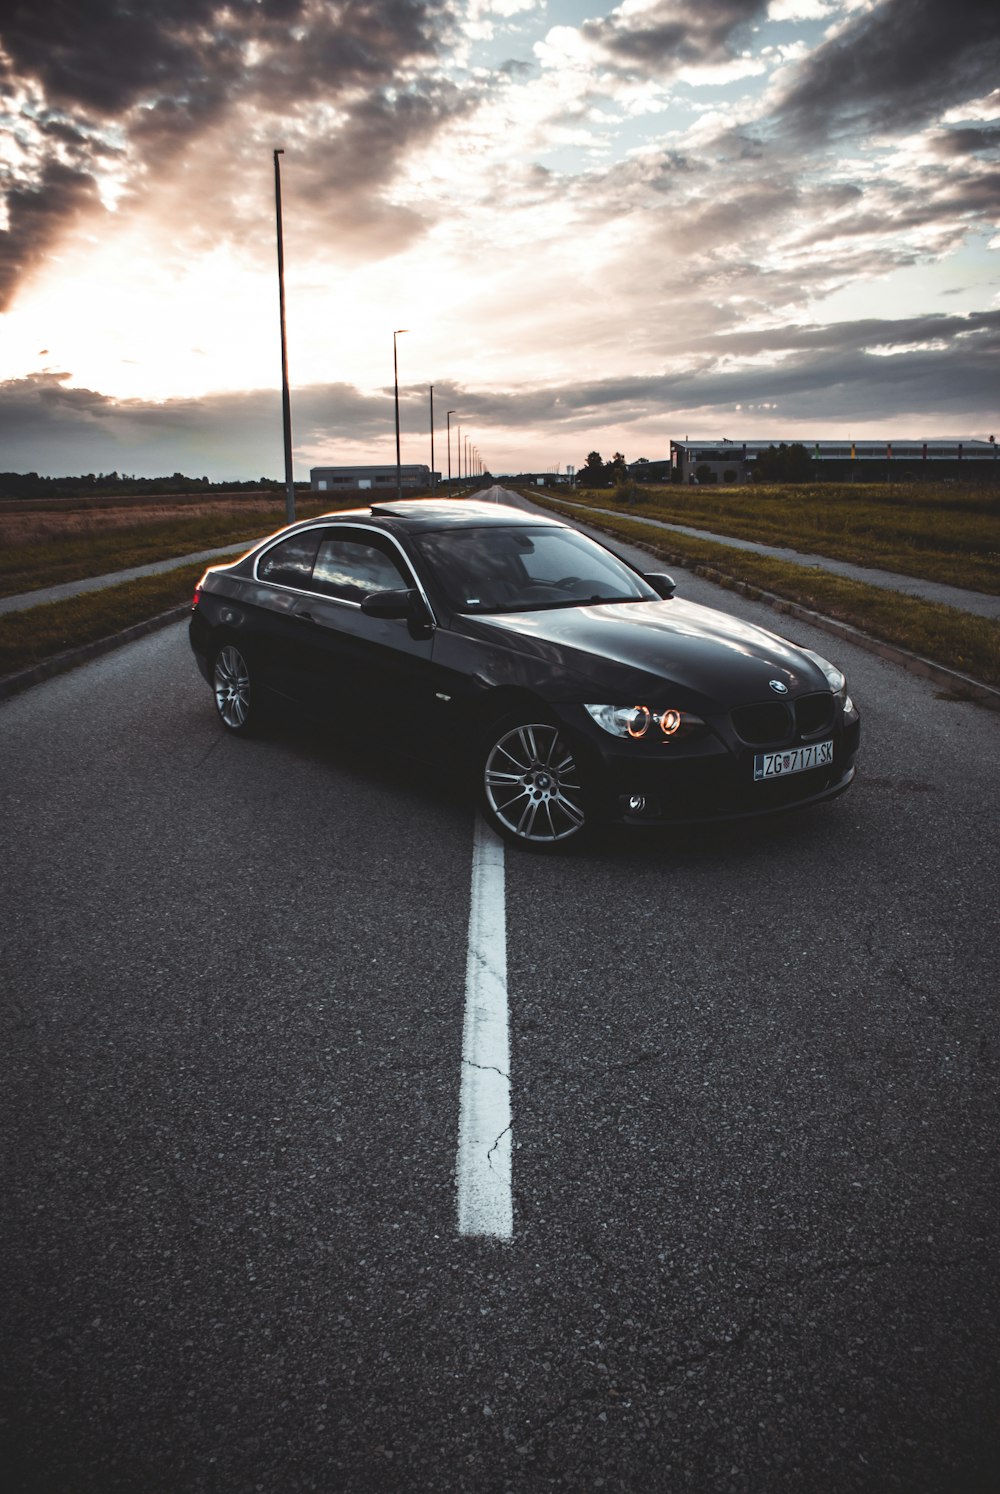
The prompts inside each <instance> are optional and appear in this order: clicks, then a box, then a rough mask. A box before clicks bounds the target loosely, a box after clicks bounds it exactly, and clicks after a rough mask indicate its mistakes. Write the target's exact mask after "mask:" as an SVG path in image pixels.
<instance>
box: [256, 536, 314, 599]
mask: <svg viewBox="0 0 1000 1494" xmlns="http://www.w3.org/2000/svg"><path fill="white" fill-rule="evenodd" d="M318 548H319V530H318V529H305V530H303V531H302V533H301V534H292V535H289V537H288V539H284V540H281V541H280V543H278V544H277V545H272V546H271V548H270V550H268V551H266V552H265V554H263V555H262V556H261V558H260V560H258V562H257V576H258V579H259V580H261V581H273V582H274V583H275V585H276V586H297V587H300V588H302V589H305V588H307V587H308V585H309V577H310V576H311V575H312V568H313V562H314V560H315V559H316V551H317V549H318Z"/></svg>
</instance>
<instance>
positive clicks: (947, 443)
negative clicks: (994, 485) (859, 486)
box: [632, 436, 1000, 483]
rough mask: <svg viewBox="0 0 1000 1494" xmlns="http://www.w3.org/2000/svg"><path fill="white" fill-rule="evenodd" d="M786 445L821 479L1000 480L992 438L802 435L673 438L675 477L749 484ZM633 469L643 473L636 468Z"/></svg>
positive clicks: (680, 479) (672, 449) (843, 480)
mask: <svg viewBox="0 0 1000 1494" xmlns="http://www.w3.org/2000/svg"><path fill="white" fill-rule="evenodd" d="M783 445H784V446H804V447H805V449H806V451H807V452H808V453H809V456H810V458H811V459H812V462H813V470H814V471H815V474H816V476H817V477H830V478H836V479H839V480H840V481H841V482H850V481H851V480H852V479H856V480H858V481H862V482H863V481H865V480H866V479H868V480H871V481H875V482H884V481H885V480H886V478H891V477H898V478H899V479H900V481H902V480H903V478H908V479H909V478H920V477H935V478H942V477H970V478H980V479H981V478H982V477H992V478H993V479H994V480H996V479H998V478H1000V466H997V465H996V461H997V447H996V445H995V444H994V443H992V442H990V441H976V440H965V439H963V440H961V441H956V440H933V441H914V440H913V439H912V438H910V437H907V438H905V439H901V440H898V441H897V440H886V441H843V440H840V441H814V440H809V439H806V438H804V437H802V436H790V437H775V436H772V437H771V438H770V439H769V440H767V441H726V440H721V441H720V440H715V441H712V440H709V439H705V440H695V441H691V440H688V439H685V440H683V441H671V443H670V466H671V475H672V476H673V479H674V481H676V482H682V483H686V482H690V481H691V479H692V478H694V479H696V480H697V474H698V469H699V468H701V469H706V468H707V472H703V475H704V476H705V477H707V479H708V481H710V482H719V483H726V482H747V481H749V479H750V477H751V476H752V472H753V464H754V462H755V461H756V459H757V457H758V456H759V455H760V453H761V452H764V451H767V450H768V449H769V448H770V447H772V446H774V447H780V446H783ZM987 464H991V465H987ZM650 465H652V464H650ZM657 465H659V464H657ZM632 470H633V473H634V474H635V475H636V476H638V475H639V474H638V473H637V472H636V471H635V468H633V469H632Z"/></svg>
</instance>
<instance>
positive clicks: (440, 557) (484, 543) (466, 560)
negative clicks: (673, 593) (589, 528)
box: [414, 525, 657, 612]
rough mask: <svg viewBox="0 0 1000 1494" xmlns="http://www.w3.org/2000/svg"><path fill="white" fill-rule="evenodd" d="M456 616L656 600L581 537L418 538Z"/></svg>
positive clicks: (505, 533) (449, 534) (553, 532)
mask: <svg viewBox="0 0 1000 1494" xmlns="http://www.w3.org/2000/svg"><path fill="white" fill-rule="evenodd" d="M414 543H415V544H416V546H417V548H418V549H419V550H420V552H421V553H422V555H423V556H424V558H425V560H426V561H427V563H428V566H429V568H430V570H431V571H432V572H433V574H434V576H435V578H436V580H437V581H438V583H439V585H440V586H441V588H442V590H443V591H444V592H445V594H446V596H447V599H448V603H449V606H450V607H451V609H452V611H454V612H534V611H536V610H537V609H538V608H540V607H578V606H580V605H581V604H582V603H588V602H642V601H654V600H656V596H657V594H656V592H655V591H654V590H653V589H652V587H650V586H647V585H646V583H645V582H644V581H643V580H642V579H641V577H639V576H637V575H636V573H635V572H634V571H632V570H630V569H629V568H628V566H627V565H625V564H624V562H622V561H620V560H616V559H615V557H614V556H613V555H610V554H609V553H608V551H607V550H602V549H601V547H600V545H595V544H594V542H593V541H592V540H590V539H588V538H587V537H586V535H583V534H578V533H577V531H576V530H575V529H555V528H552V529H548V528H545V529H542V528H537V529H536V528H532V527H531V526H530V525H525V526H524V527H520V526H519V527H518V528H516V529H515V528H510V529H507V528H500V527H499V526H493V525H490V526H488V527H487V526H484V527H483V528H482V529H451V530H438V531H433V532H431V533H428V534H421V535H415V536H414Z"/></svg>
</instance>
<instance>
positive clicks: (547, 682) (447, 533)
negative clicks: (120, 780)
mask: <svg viewBox="0 0 1000 1494" xmlns="http://www.w3.org/2000/svg"><path fill="white" fill-rule="evenodd" d="M190 638H191V646H192V648H193V650H194V653H195V656H196V658H197V661H198V664H199V667H200V669H201V672H202V674H203V675H204V677H205V679H206V680H207V681H208V683H209V685H210V686H211V687H212V691H213V693H214V696H215V704H216V708H217V710H218V713H219V717H220V719H221V721H222V723H223V725H224V726H225V727H226V728H227V730H229V731H230V732H235V733H237V734H243V733H248V732H252V731H253V730H254V729H255V728H256V727H258V726H259V725H260V724H261V723H262V722H263V721H264V720H265V719H266V718H267V717H268V716H273V715H274V713H275V712H276V711H280V709H281V706H282V703H283V702H284V703H285V704H286V705H287V703H289V702H295V703H297V704H299V705H301V706H305V707H307V708H309V709H310V710H317V711H320V712H324V713H333V714H334V715H336V716H338V717H340V718H341V719H342V720H344V721H348V722H356V723H358V725H359V728H360V729H361V730H362V731H374V732H377V733H379V734H382V733H384V732H385V731H386V730H387V729H388V730H391V731H392V732H393V733H394V734H395V735H396V736H397V737H399V738H401V739H403V740H406V739H407V738H412V736H413V735H414V734H419V735H420V737H421V739H430V740H434V737H433V734H434V733H436V732H437V733H441V734H442V736H443V738H444V739H447V741H448V742H450V743H451V744H455V743H459V744H460V745H461V746H462V748H463V749H464V750H465V751H466V752H467V753H469V754H471V755H472V761H473V762H474V764H475V769H476V776H477V780H478V785H479V794H480V798H481V805H482V809H483V811H484V813H485V814H486V816H487V818H488V820H489V821H490V822H491V823H492V825H493V826H494V827H495V828H496V829H497V830H498V831H499V832H500V833H501V834H502V835H503V836H505V837H506V838H507V839H508V840H510V841H512V842H514V843H516V844H518V845H522V846H528V847H533V848H538V849H545V848H551V847H553V846H560V845H563V844H565V843H567V842H570V841H575V840H578V839H579V838H580V837H581V836H582V835H583V834H584V833H585V832H586V830H587V829H588V828H589V827H591V826H592V825H594V824H595V823H598V822H601V821H604V822H607V821H617V822H619V823H624V824H634V825H650V824H656V823H664V824H666V823H669V824H677V823H691V822H697V821H705V820H716V819H738V818H741V817H747V816H755V815H762V814H768V813H772V812H775V811H778V810H787V809H790V808H795V807H799V806H802V805H806V804H816V803H818V802H820V801H821V800H823V799H829V798H832V797H833V796H834V795H836V794H839V793H842V792H843V790H844V789H846V788H847V787H848V786H849V784H850V783H851V780H852V779H853V777H854V757H855V754H856V752H857V750H858V742H859V736H860V720H859V716H858V712H857V709H856V708H855V706H854V704H853V702H852V701H851V698H850V696H849V695H848V693H847V685H846V682H845V680H844V676H843V675H842V674H841V672H840V670H839V669H837V668H836V667H835V666H834V665H833V664H829V663H827V661H826V660H825V659H823V658H821V657H820V656H819V654H815V653H813V652H812V651H811V650H810V649H806V648H800V647H797V646H796V645H795V644H792V643H789V642H787V641H786V640H785V639H783V638H779V637H777V636H776V635H775V634H774V633H769V632H766V631H764V630H763V629H762V628H756V627H752V626H750V625H749V624H748V623H744V622H739V621H738V620H737V619H735V618H732V617H729V616H727V615H726V614H725V613H723V612H717V611H715V610H714V609H711V608H707V607H701V606H698V605H696V604H694V603H691V602H685V601H682V600H681V599H679V598H678V597H676V596H674V583H673V581H672V580H671V579H670V577H669V576H665V575H659V574H656V575H642V574H640V573H639V572H638V571H636V570H634V569H633V568H632V567H631V566H629V565H627V564H626V563H625V562H624V561H623V560H621V559H619V558H618V557H617V556H615V555H613V554H612V553H611V552H610V551H609V550H607V549H605V548H604V547H603V546H602V545H600V544H597V543H596V542H595V541H594V540H592V539H589V538H587V537H586V536H585V535H583V534H580V533H579V532H578V531H577V530H575V529H573V528H571V527H570V526H569V525H567V524H564V523H562V522H560V521H559V520H557V519H554V518H549V517H547V516H541V515H537V514H531V513H527V512H522V511H521V510H519V509H516V508H513V507H506V506H503V505H501V504H499V503H492V502H483V501H476V500H471V501H459V500H454V501H447V500H436V499H412V500H403V501H401V502H394V503H379V504H376V505H373V506H372V507H371V508H365V509H355V510H351V511H348V512H343V513H335V514H328V515H326V516H324V517H322V518H317V519H308V520H305V521H303V522H301V523H298V524H294V525H292V526H291V527H290V528H288V529H284V530H282V531H281V532H280V533H278V534H274V535H271V536H270V537H269V538H268V539H265V540H263V541H261V543H260V544H259V545H257V546H256V547H255V548H254V549H253V550H251V551H250V552H249V554H247V555H244V556H243V557H242V559H240V560H238V561H236V562H235V563H234V564H232V565H221V566H213V567H212V568H211V569H210V570H208V571H206V572H205V575H204V576H203V577H202V579H201V581H200V582H199V584H198V589H197V591H196V593H195V598H194V608H193V612H192V617H191V625H190Z"/></svg>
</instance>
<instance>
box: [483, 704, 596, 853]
mask: <svg viewBox="0 0 1000 1494" xmlns="http://www.w3.org/2000/svg"><path fill="white" fill-rule="evenodd" d="M480 763H481V778H480V782H481V787H482V795H481V798H482V806H483V811H484V813H485V815H486V818H487V820H488V821H489V823H490V824H491V825H492V827H493V828H494V830H496V831H498V833H499V834H500V835H502V836H503V837H504V839H505V840H507V841H510V843H511V844H512V845H517V846H522V847H523V848H524V849H526V850H532V851H550V850H554V849H557V848H562V847H565V846H568V845H569V844H570V843H572V844H574V845H577V844H579V843H580V842H581V841H582V840H584V839H585V837H586V835H587V832H588V831H589V829H590V828H591V822H592V819H593V813H592V808H591V804H592V800H591V794H590V791H589V789H588V786H587V782H586V775H585V772H584V771H582V770H581V766H580V755H579V752H578V750H577V749H575V748H574V746H573V744H572V742H571V741H570V739H569V738H567V737H566V735H565V734H564V733H563V731H562V729H561V728H560V727H558V726H557V725H556V724H555V723H554V722H552V721H545V720H539V719H538V717H537V716H536V717H534V719H533V718H532V716H531V715H530V714H527V715H526V714H519V715H516V716H508V717H505V718H504V719H503V720H501V721H497V722H496V723H495V724H494V725H493V726H492V727H491V729H490V730H489V731H488V732H487V733H486V735H485V737H484V742H483V748H482V752H481V756H480Z"/></svg>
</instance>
